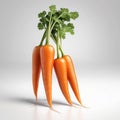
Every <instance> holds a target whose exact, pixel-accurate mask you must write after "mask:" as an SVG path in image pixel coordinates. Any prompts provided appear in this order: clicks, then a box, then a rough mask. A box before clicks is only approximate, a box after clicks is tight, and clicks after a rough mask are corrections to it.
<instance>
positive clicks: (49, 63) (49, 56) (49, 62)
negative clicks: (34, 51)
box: [40, 45, 54, 107]
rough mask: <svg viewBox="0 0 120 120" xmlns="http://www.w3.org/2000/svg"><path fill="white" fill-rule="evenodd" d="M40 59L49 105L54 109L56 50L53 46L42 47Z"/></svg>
mask: <svg viewBox="0 0 120 120" xmlns="http://www.w3.org/2000/svg"><path fill="white" fill-rule="evenodd" d="M40 59H41V68H42V77H43V83H44V88H45V93H46V98H47V101H48V104H49V105H50V107H52V68H53V62H54V48H53V47H52V46H51V45H44V46H41V48H40Z"/></svg>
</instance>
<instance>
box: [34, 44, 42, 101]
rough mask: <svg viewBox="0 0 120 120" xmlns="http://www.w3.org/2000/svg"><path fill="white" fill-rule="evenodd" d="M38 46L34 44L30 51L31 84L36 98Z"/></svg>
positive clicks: (39, 66)
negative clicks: (31, 51)
mask: <svg viewBox="0 0 120 120" xmlns="http://www.w3.org/2000/svg"><path fill="white" fill-rule="evenodd" d="M40 69H41V65H40V46H35V47H34V49H33V53H32V85H33V91H34V95H35V97H36V100H37V92H38V84H39V76H40Z"/></svg>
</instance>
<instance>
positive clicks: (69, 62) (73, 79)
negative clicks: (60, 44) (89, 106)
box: [63, 55, 83, 105]
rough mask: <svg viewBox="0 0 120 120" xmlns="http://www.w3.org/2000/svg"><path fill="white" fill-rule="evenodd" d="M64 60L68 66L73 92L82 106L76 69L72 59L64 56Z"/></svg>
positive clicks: (68, 75)
mask: <svg viewBox="0 0 120 120" xmlns="http://www.w3.org/2000/svg"><path fill="white" fill-rule="evenodd" d="M63 58H64V59H65V61H66V64H67V77H68V80H69V83H70V85H71V87H72V90H73V92H74V94H75V96H76V98H77V100H78V101H79V103H80V104H81V105H83V104H82V101H81V98H80V93H79V87H78V82H77V78H76V74H75V69H74V65H73V62H72V59H71V57H70V56H68V55H64V56H63Z"/></svg>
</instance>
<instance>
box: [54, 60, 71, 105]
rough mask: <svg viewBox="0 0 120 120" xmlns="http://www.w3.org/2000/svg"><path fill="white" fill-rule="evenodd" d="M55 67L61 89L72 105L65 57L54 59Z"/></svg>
mask: <svg viewBox="0 0 120 120" xmlns="http://www.w3.org/2000/svg"><path fill="white" fill-rule="evenodd" d="M54 69H55V73H56V76H57V78H58V83H59V86H60V88H61V91H62V93H63V95H64V97H65V98H66V100H67V102H68V103H69V104H70V105H72V101H71V98H70V94H69V90H68V80H67V66H66V61H65V60H64V59H63V58H57V59H55V60H54Z"/></svg>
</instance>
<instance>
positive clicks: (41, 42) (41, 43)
mask: <svg viewBox="0 0 120 120" xmlns="http://www.w3.org/2000/svg"><path fill="white" fill-rule="evenodd" d="M45 37H46V30H45V32H44V34H43V36H42V40H41V41H40V44H39V46H42V45H43V41H44V39H45Z"/></svg>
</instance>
